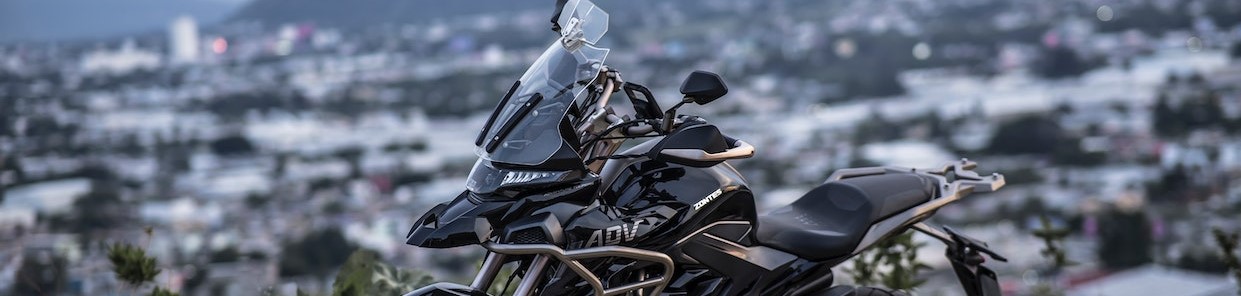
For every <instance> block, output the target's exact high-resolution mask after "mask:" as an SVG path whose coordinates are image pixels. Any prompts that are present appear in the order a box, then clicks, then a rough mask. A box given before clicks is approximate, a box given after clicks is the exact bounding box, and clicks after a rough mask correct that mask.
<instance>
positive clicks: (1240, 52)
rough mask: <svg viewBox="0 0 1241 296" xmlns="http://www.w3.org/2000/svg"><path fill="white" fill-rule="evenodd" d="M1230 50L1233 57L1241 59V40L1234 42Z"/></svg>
mask: <svg viewBox="0 0 1241 296" xmlns="http://www.w3.org/2000/svg"><path fill="white" fill-rule="evenodd" d="M1228 52H1229V55H1230V56H1232V58H1233V59H1241V42H1233V43H1232V49H1231V50H1229V51H1228Z"/></svg>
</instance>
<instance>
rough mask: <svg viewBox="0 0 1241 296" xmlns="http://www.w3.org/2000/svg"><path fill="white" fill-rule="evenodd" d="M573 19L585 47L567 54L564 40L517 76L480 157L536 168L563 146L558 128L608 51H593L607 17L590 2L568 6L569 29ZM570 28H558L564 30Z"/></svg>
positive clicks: (565, 12)
mask: <svg viewBox="0 0 1241 296" xmlns="http://www.w3.org/2000/svg"><path fill="white" fill-rule="evenodd" d="M580 10H585V11H580ZM573 18H577V20H575V21H572V22H574V23H576V24H577V25H575V26H580V28H581V30H582V31H581V32H582V35H581V38H583V39H585V40H584V41H585V44H584V45H582V46H576V48H574V49H573V50H570V49H568V48H567V46H565V44H566V42H565V41H564V38H562V39H561V40H558V41H556V42H553V43H552V44H551V46H548V48H547V50H545V51H543V54H542V55H541V56H539V58H538V60H535V62H534V64H532V65H530V68H529V69H527V70H526V73H525V74H523V75H522V76H521V82H520V86H519V87H518V88H517V90H516V91H514V92H513V94H512V96H511V97H510V98H509V100H508V101H507V102H506V103H505V104H504V105H503V106H500V107H498V109H497V111H496V112H498V113H496V114H495V116H496V117H495V120H494V121H492V122H491V125H490V126H488V127H486V131H487V133H486V135H485V136H484V137H483V141H482V143H481V144H480V145H479V147H478V148H477V150H476V152H477V154H478V155H479V157H482V158H484V159H487V160H490V161H495V162H503V163H510V164H519V165H537V164H540V163H542V162H544V161H546V160H547V159H548V158H550V157H551V156H552V155H553V154H555V153H556V150H557V149H559V148H560V146H561V145H562V143H564V140H563V137H562V135H561V134H560V128H559V126H558V125H559V124H560V121H561V119H563V118H564V116H565V113H566V112H568V110H569V106H570V105H572V104H573V102H574V100H575V99H576V98H577V97H578V95H581V94H582V91H584V90H586V86H588V85H590V84H591V83H593V82H594V79H595V78H596V77H597V76H598V73H599V69H600V67H602V66H603V60H604V59H605V58H606V57H607V54H608V49H606V48H598V47H594V46H593V45H591V44H593V43H594V41H598V40H599V38H601V37H602V36H603V34H604V33H606V32H607V13H605V12H603V11H602V10H599V9H598V7H596V6H595V5H594V4H593V3H590V1H570V2H569V3H567V4H566V5H565V8H564V10H563V11H562V13H561V19H562V20H565V22H566V24H567V22H569V20H572V19H573ZM599 23H602V24H599ZM572 27H573V26H565V25H564V24H562V30H566V29H572ZM588 30H589V33H587V31H588ZM592 39H593V40H592ZM536 97H537V98H538V99H537V102H534V100H536ZM532 102H534V103H532ZM531 103H532V104H531ZM528 104H529V105H530V106H526V105H528Z"/></svg>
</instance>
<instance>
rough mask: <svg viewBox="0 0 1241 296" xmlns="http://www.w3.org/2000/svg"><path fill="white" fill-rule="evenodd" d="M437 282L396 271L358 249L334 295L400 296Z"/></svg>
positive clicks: (339, 277) (339, 275)
mask: <svg viewBox="0 0 1241 296" xmlns="http://www.w3.org/2000/svg"><path fill="white" fill-rule="evenodd" d="M433 280H434V279H432V278H431V276H429V275H426V274H423V273H421V272H417V271H412V270H406V269H401V268H397V267H395V266H392V265H388V264H386V263H384V262H382V261H379V255H378V254H376V253H375V252H373V251H369V250H358V251H355V252H353V254H351V255H349V259H348V260H346V261H345V264H344V266H341V268H340V272H339V273H337V274H336V281H335V282H333V283H332V295H334V296H351V295H401V294H403V293H407V292H409V291H412V290H414V289H417V288H419V287H422V286H425V285H428V284H430V283H431V282H432V281H433Z"/></svg>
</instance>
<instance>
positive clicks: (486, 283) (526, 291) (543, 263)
mask: <svg viewBox="0 0 1241 296" xmlns="http://www.w3.org/2000/svg"><path fill="white" fill-rule="evenodd" d="M507 257H508V255H504V254H500V253H495V252H487V258H486V259H484V260H483V266H482V268H479V270H478V274H476V275H474V282H473V283H471V284H470V288H473V289H474V290H477V291H484V292H485V291H487V289H490V288H491V284H492V282H494V281H495V280H496V276H497V275H498V274H500V269H501V268H503V267H504V260H505V259H506V258H507ZM531 260H532V261H530V265H529V267H528V268H527V269H526V271H525V273H524V274H523V275H522V277H521V283H519V284H518V285H517V290H515V291H514V292H513V296H529V295H533V294H532V293H533V292H534V289H535V288H536V286H537V285H538V283H539V277H540V276H542V275H543V269H544V268H547V263H548V262H549V261H550V260H551V258H550V257H548V256H547V255H542V254H540V255H534V258H533V259H531ZM514 272H516V271H514Z"/></svg>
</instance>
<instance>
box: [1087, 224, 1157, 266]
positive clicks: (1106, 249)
mask: <svg viewBox="0 0 1241 296" xmlns="http://www.w3.org/2000/svg"><path fill="white" fill-rule="evenodd" d="M1099 222H1100V223H1099V226H1100V227H1099V234H1100V241H1099V249H1098V255H1099V260H1101V261H1103V265H1104V266H1105V267H1107V268H1111V269H1115V270H1119V269H1125V268H1130V267H1136V266H1140V265H1142V264H1146V263H1150V262H1151V260H1152V259H1151V246H1152V242H1151V236H1150V233H1151V227H1150V223H1148V221H1147V220H1146V214H1145V213H1143V212H1141V211H1134V212H1125V211H1120V210H1112V211H1109V213H1108V214H1106V215H1105V216H1104V217H1103V219H1100V221H1099Z"/></svg>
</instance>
